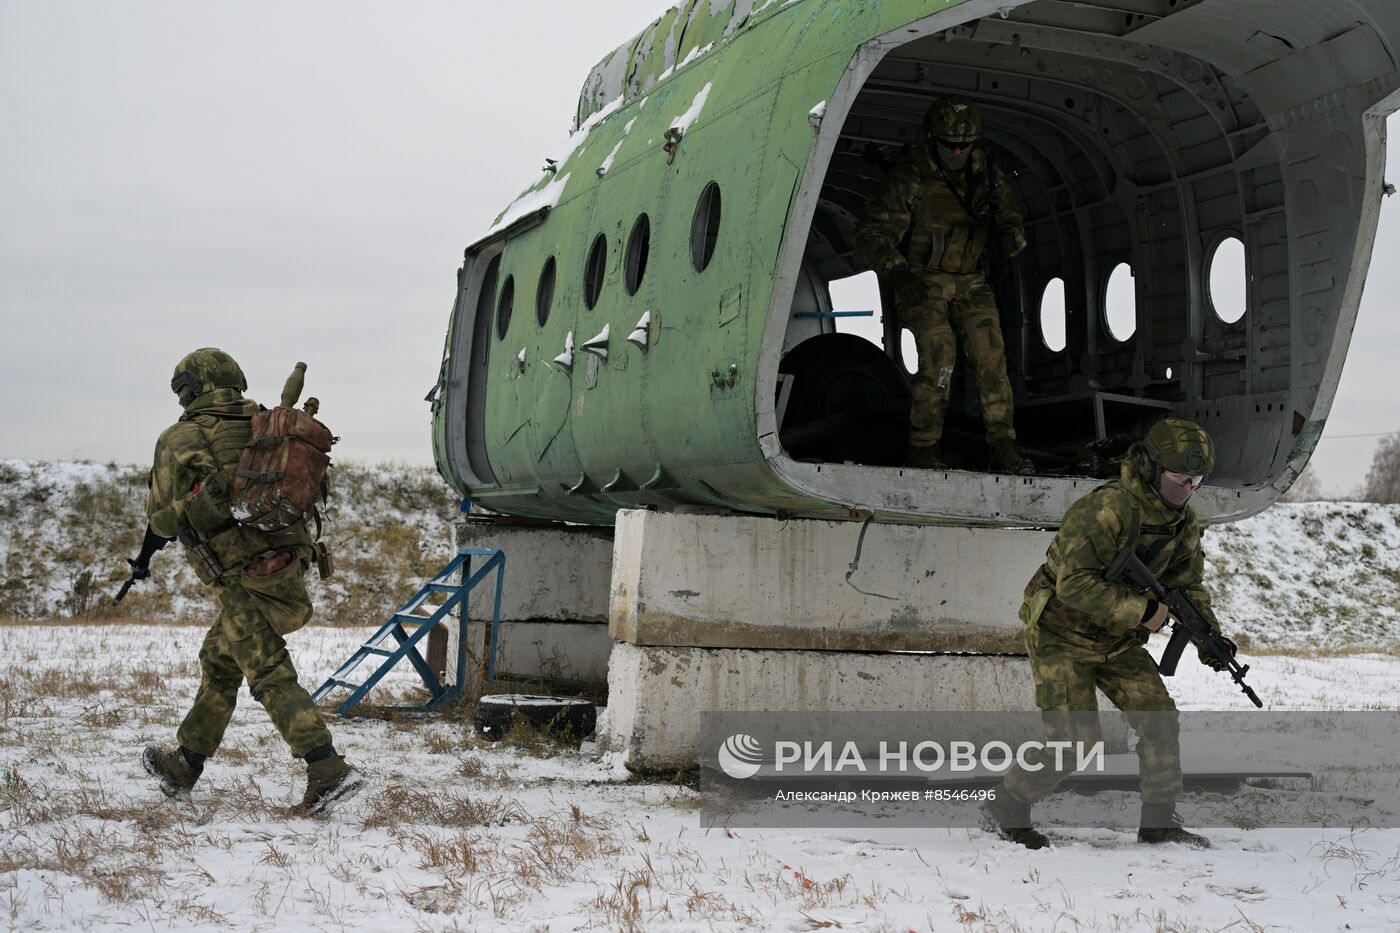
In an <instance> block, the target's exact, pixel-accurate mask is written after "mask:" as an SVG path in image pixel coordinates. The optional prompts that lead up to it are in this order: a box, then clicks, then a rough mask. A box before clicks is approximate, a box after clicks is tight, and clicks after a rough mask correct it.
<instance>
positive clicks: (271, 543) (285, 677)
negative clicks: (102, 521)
mask: <svg viewBox="0 0 1400 933" xmlns="http://www.w3.org/2000/svg"><path fill="white" fill-rule="evenodd" d="M303 368H304V367H301V366H299V367H298V372H297V373H296V374H294V379H295V380H296V388H295V394H294V395H293V396H292V398H291V399H290V401H288V400H287V395H288V393H287V392H284V404H285V405H286V406H288V408H286V409H283V408H279V409H277V410H276V411H274V412H267V411H266V410H265V409H263V408H262V407H261V406H259V405H258V404H257V403H256V402H254V401H252V400H251V399H246V398H244V397H243V392H244V391H245V390H246V389H247V387H248V383H247V380H246V379H245V378H244V375H243V370H242V369H241V368H239V366H238V363H236V362H235V361H234V359H233V358H232V357H231V356H229V355H228V354H227V353H224V352H223V351H222V350H216V349H212V348H205V349H202V350H196V351H194V352H193V353H191V354H189V355H188V356H186V357H185V358H184V359H182V360H181V361H180V363H179V365H177V366H176V367H175V376H174V378H173V379H172V380H171V382H170V387H171V389H172V390H173V391H174V392H175V393H176V395H178V396H179V399H180V405H181V407H183V408H184V410H185V411H184V414H182V415H181V416H180V419H179V420H178V421H177V422H176V423H175V424H174V425H172V426H171V427H169V428H167V429H166V430H165V431H164V432H163V433H162V434H161V436H160V439H159V440H157V441H156V450H155V464H154V466H153V467H152V470H151V478H150V498H149V501H148V503H147V507H146V514H147V517H148V520H149V526H148V528H147V529H146V537H145V541H144V543H143V544H142V548H141V553H140V555H139V556H138V557H137V558H136V559H135V560H132V561H129V563H131V565H132V569H133V573H132V577H133V579H136V580H139V579H143V578H144V577H145V576H146V575H147V574H148V573H149V567H150V560H151V557H152V555H154V554H155V552H156V551H158V550H160V549H161V548H162V547H164V546H165V545H166V544H167V543H169V541H171V540H174V539H176V538H178V539H179V541H180V543H181V544H182V545H184V548H185V554H186V557H187V558H188V560H189V561H190V563H191V564H192V565H193V566H194V568H195V572H196V573H197V574H198V575H199V577H200V579H201V580H202V581H203V582H204V583H207V584H209V585H211V586H213V587H214V591H215V594H216V596H217V599H218V604H219V611H218V616H217V618H216V619H215V621H214V624H213V626H212V627H211V628H210V629H209V632H208V634H207V635H206V636H205V638H204V644H203V646H202V647H201V648H200V652H199V664H200V671H201V681H200V685H199V692H198V693H197V694H196V695H195V699H194V704H193V706H191V707H190V710H189V712H188V713H187V714H186V715H185V718H184V721H183V722H181V724H180V727H179V729H178V731H177V732H176V740H177V742H178V745H177V746H176V747H173V748H156V747H150V748H147V749H146V750H145V752H144V753H143V755H142V763H143V765H144V766H145V769H146V771H147V772H148V773H150V774H151V775H152V776H154V777H157V778H159V779H160V786H161V790H162V791H163V792H164V793H165V794H166V796H168V797H177V798H185V797H187V796H188V794H189V791H190V789H191V788H193V787H194V784H195V782H196V781H197V780H198V779H199V776H200V774H201V772H202V771H203V770H204V761H205V759H206V758H209V757H211V756H213V755H214V753H215V752H217V751H218V749H219V745H220V743H221V742H222V740H223V736H224V730H225V729H226V728H227V727H228V724H229V720H230V719H231V718H232V717H233V710H234V705H235V703H236V702H237V699H238V691H239V688H240V687H241V686H242V684H243V681H244V680H245V679H246V680H247V681H248V687H249V690H250V691H251V692H252V694H253V699H255V700H257V701H258V702H259V703H260V704H262V706H263V708H264V709H265V710H267V714H268V716H269V717H270V718H271V719H272V723H273V725H274V726H276V727H277V731H278V732H279V733H281V735H282V738H283V740H284V741H285V742H286V743H287V745H288V746H289V747H290V748H291V751H292V754H293V755H294V756H295V757H297V758H301V759H303V760H305V762H306V775H307V780H306V794H305V796H304V797H303V798H302V802H301V808H302V809H303V810H304V811H305V812H307V813H309V814H316V813H324V812H328V811H329V810H330V809H331V808H332V807H333V806H334V805H335V804H336V803H337V802H338V801H341V800H345V799H348V798H349V797H351V796H353V795H354V794H355V793H357V792H358V791H359V789H360V787H361V785H362V784H363V778H362V777H361V775H360V773H359V772H358V771H356V770H355V769H354V768H353V767H352V766H350V765H349V764H348V763H347V762H346V761H345V759H344V757H342V756H341V755H339V754H338V753H337V752H336V750H335V746H334V745H333V744H332V741H331V733H330V730H329V729H328V728H327V727H326V722H325V719H324V718H323V717H322V716H321V712H320V710H319V709H317V707H316V704H315V703H314V702H313V701H312V699H311V696H310V694H309V693H307V691H306V690H305V688H303V687H302V686H301V684H300V683H299V682H298V681H297V672H296V669H295V668H294V667H293V666H292V659H291V657H290V656H289V655H288V653H287V643H286V641H285V637H286V636H287V635H289V634H291V633H292V632H294V631H296V630H297V629H299V628H301V627H302V626H304V625H305V624H306V623H307V621H308V620H310V618H311V598H310V596H309V595H308V593H307V590H306V583H305V581H304V580H303V577H304V575H305V573H306V571H307V569H308V568H309V567H310V566H311V564H312V563H313V562H315V563H317V564H318V565H319V566H320V567H321V572H322V575H323V576H328V575H329V552H328V551H327V550H326V548H325V546H324V545H322V544H319V543H318V542H316V541H315V539H314V538H313V536H312V534H311V531H310V530H309V529H308V527H307V521H306V518H307V515H306V514H299V513H298V514H295V515H293V516H291V518H292V521H291V522H290V524H286V525H285V527H280V528H277V527H275V526H277V525H279V524H284V522H285V516H284V517H283V520H280V521H279V520H274V521H271V522H269V521H259V522H258V523H257V524H251V523H250V519H249V514H248V510H247V508H246V506H245V505H244V504H242V502H241V501H240V502H239V503H236V504H235V505H234V506H233V507H231V506H230V497H231V495H233V494H234V493H235V492H236V490H237V489H241V488H243V487H246V486H247V484H248V482H249V481H250V473H249V471H248V470H247V469H242V470H240V468H239V462H240V458H244V457H245V453H244V451H245V448H247V447H249V446H250V440H253V441H254V442H255V446H258V443H257V440H256V438H254V437H253V435H254V431H255V424H254V422H255V416H259V417H258V419H256V420H257V421H258V426H259V427H261V426H265V425H267V424H268V420H267V419H268V417H269V416H288V417H290V419H291V420H292V421H293V422H295V423H298V424H303V425H309V429H310V430H311V431H312V432H317V429H319V432H323V433H324V437H325V439H326V440H325V442H324V447H325V449H327V450H328V449H329V446H330V442H331V439H330V432H329V431H326V430H325V427H324V425H320V423H319V422H316V421H315V420H314V419H313V418H311V416H310V415H309V414H304V413H302V412H298V411H296V410H294V409H290V407H289V406H290V405H293V404H295V402H296V398H295V396H296V395H300V392H301V387H300V372H301V370H302V369H303ZM292 385H293V383H292V381H290V380H289V382H288V389H289V390H290V389H291V387H292ZM260 413H261V415H260ZM285 420H287V419H286V418H283V419H282V420H277V421H274V423H276V424H279V425H280V424H282V423H283V422H284V421H285ZM319 432H318V433H319ZM294 442H295V443H294ZM299 443H301V438H294V437H280V438H273V439H272V443H263V444H261V445H260V449H261V448H266V447H276V446H278V445H279V444H280V446H281V447H283V448H288V449H293V448H295V447H296V445H297V444H299ZM314 456H319V465H320V471H321V473H322V474H323V473H324V469H325V464H326V463H327V462H328V460H327V458H326V457H325V456H324V455H323V454H317V455H314ZM293 459H295V458H293ZM246 462H247V461H246V460H245V463H246ZM283 472H286V473H287V474H289V475H290V474H292V473H295V472H297V469H296V467H295V466H293V468H291V469H288V470H285V471H283ZM312 472H314V470H313V471H312ZM273 475H275V474H267V475H261V474H251V481H257V480H259V479H266V478H267V477H268V476H273ZM276 478H277V479H279V480H280V479H281V476H280V475H276ZM314 483H315V484H319V483H320V478H319V476H317V477H316V478H315V479H314ZM284 511H285V510H284ZM307 514H309V512H308V513H307ZM235 515H237V516H238V517H237V518H236V517H235ZM260 517H261V518H265V516H260ZM268 526H273V527H274V529H275V530H265V528H267V527H268Z"/></svg>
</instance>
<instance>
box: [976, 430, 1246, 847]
mask: <svg viewBox="0 0 1400 933" xmlns="http://www.w3.org/2000/svg"><path fill="white" fill-rule="evenodd" d="M1214 466H1215V446H1214V443H1213V442H1212V441H1211V438H1210V435H1209V434H1207V433H1206V431H1205V429H1203V428H1202V427H1201V426H1200V425H1197V424H1195V423H1193V422H1190V421H1186V420H1183V419H1180V418H1167V419H1165V420H1164V421H1161V422H1158V423H1157V424H1156V425H1155V426H1153V428H1152V429H1151V430H1150V431H1148V433H1147V436H1146V438H1145V439H1144V440H1143V441H1141V442H1139V443H1137V444H1135V445H1134V446H1133V448H1132V449H1131V450H1130V451H1129V455H1128V459H1127V462H1125V463H1124V464H1123V467H1122V472H1121V475H1120V477H1119V478H1118V479H1117V480H1115V481H1113V482H1111V483H1108V484H1106V485H1104V486H1100V487H1099V488H1098V489H1095V490H1094V491H1093V492H1091V493H1089V494H1088V495H1087V496H1085V497H1084V498H1082V499H1080V500H1079V501H1078V502H1076V503H1075V504H1074V505H1072V506H1070V509H1069V511H1068V512H1067V513H1066V514H1065V518H1064V522H1063V523H1062V524H1061V526H1060V531H1059V533H1058V534H1057V535H1056V536H1055V540H1054V542H1053V543H1052V544H1051V545H1050V548H1049V550H1048V551H1047V552H1046V560H1045V563H1044V565H1042V566H1041V567H1040V569H1039V570H1037V571H1036V573H1035V576H1034V577H1032V578H1031V581H1030V583H1029V584H1027V586H1026V598H1025V602H1024V603H1022V606H1021V621H1022V622H1023V623H1024V624H1025V636H1026V649H1027V652H1028V653H1029V655H1030V662H1031V674H1032V676H1033V677H1034V678H1035V701H1036V705H1037V706H1038V707H1040V709H1041V711H1042V714H1043V715H1044V718H1045V724H1046V727H1047V731H1048V732H1050V733H1051V735H1050V738H1051V739H1054V740H1059V741H1076V740H1079V741H1085V740H1088V741H1093V740H1095V739H1096V736H1089V735H1085V734H1080V733H1081V732H1087V731H1088V730H1089V728H1090V727H1089V725H1088V724H1087V723H1084V722H1083V720H1084V719H1085V716H1084V715H1083V714H1086V713H1093V712H1095V711H1096V710H1097V709H1098V701H1097V697H1096V695H1095V688H1098V689H1100V690H1102V691H1103V692H1104V694H1105V695H1106V696H1107V697H1108V698H1109V699H1110V700H1111V701H1112V702H1113V704H1114V705H1115V706H1117V707H1118V708H1119V709H1121V710H1123V711H1124V712H1125V713H1126V714H1127V718H1128V722H1129V723H1130V724H1131V725H1132V727H1133V729H1134V731H1136V732H1137V733H1138V749H1137V751H1138V759H1139V763H1140V768H1139V773H1140V775H1141V789H1142V819H1141V823H1140V827H1141V828H1140V829H1139V830H1138V841H1139V842H1145V843H1163V842H1180V843H1186V844H1188V845H1194V846H1198V847H1200V848H1208V847H1209V846H1210V842H1209V840H1207V839H1206V838H1205V837H1204V836H1200V835H1197V834H1196V833H1191V832H1187V831H1186V830H1185V829H1183V828H1182V827H1181V825H1180V818H1179V817H1178V816H1177V814H1176V801H1177V798H1178V797H1180V796H1181V792H1182V780H1181V750H1180V743H1179V727H1178V724H1177V714H1176V704H1175V703H1174V702H1172V698H1171V695H1170V694H1169V693H1168V692H1167V688H1166V686H1165V684H1164V683H1163V682H1162V676H1161V674H1160V673H1159V672H1158V668H1157V665H1156V664H1155V663H1154V662H1153V660H1152V656H1151V655H1150V654H1148V652H1147V649H1146V647H1145V645H1146V644H1147V640H1148V637H1149V636H1150V635H1151V634H1152V633H1154V632H1157V631H1160V630H1161V629H1162V627H1163V626H1164V625H1166V623H1167V622H1168V621H1169V620H1170V619H1171V618H1172V613H1171V612H1170V611H1169V606H1168V604H1167V602H1165V601H1159V600H1158V599H1156V598H1153V595H1154V594H1155V595H1160V596H1164V597H1166V596H1168V595H1169V594H1168V592H1167V591H1168V590H1170V591H1171V593H1170V598H1171V599H1172V600H1174V601H1176V602H1174V604H1177V603H1179V605H1178V610H1179V611H1180V612H1181V613H1182V614H1190V615H1191V620H1192V621H1193V622H1197V623H1201V622H1203V623H1204V624H1205V625H1207V626H1208V627H1209V631H1208V632H1205V633H1196V634H1194V635H1192V638H1191V640H1193V641H1196V640H1197V639H1198V638H1199V639H1201V640H1200V641H1199V642H1198V644H1199V645H1200V648H1199V654H1200V658H1201V661H1202V663H1204V664H1206V665H1208V666H1210V667H1212V668H1213V669H1215V670H1230V671H1231V673H1232V674H1234V675H1235V677H1236V681H1237V682H1239V683H1241V685H1243V672H1244V671H1245V670H1247V668H1239V667H1238V665H1235V664H1234V654H1235V644H1234V642H1232V641H1230V640H1229V639H1228V638H1225V637H1224V636H1223V635H1221V634H1220V624H1219V623H1218V622H1217V621H1216V620H1215V616H1214V614H1213V613H1212V612H1211V608H1210V594H1209V593H1208V592H1207V591H1206V589H1205V587H1204V586H1203V585H1202V582H1201V576H1202V571H1203V568H1204V552H1203V549H1202V546H1201V526H1200V522H1199V521H1198V520H1197V518H1196V514H1195V512H1193V511H1192V509H1191V507H1190V506H1189V505H1188V504H1187V503H1188V501H1189V500H1190V498H1191V496H1192V494H1193V493H1194V492H1195V491H1196V489H1198V488H1199V487H1200V485H1201V483H1202V482H1203V481H1204V480H1205V477H1206V475H1207V474H1208V473H1210V471H1211V469H1212V468H1213V467H1214ZM1125 550H1127V551H1128V553H1131V554H1136V555H1137V556H1138V558H1139V559H1140V564H1138V565H1137V569H1138V570H1139V571H1141V569H1142V568H1146V570H1147V571H1148V572H1150V577H1147V578H1145V577H1144V576H1143V575H1142V573H1141V572H1139V573H1138V574H1137V575H1135V577H1133V578H1132V581H1131V582H1133V583H1136V584H1137V586H1132V585H1129V581H1127V580H1123V579H1120V577H1121V575H1122V573H1123V570H1124V565H1125V563H1127V562H1126V561H1124V560H1120V559H1119V558H1120V556H1121V555H1122V554H1123V552H1124V551H1125ZM1153 578H1155V579H1153ZM1148 579H1153V582H1154V583H1155V582H1156V581H1160V584H1159V585H1157V586H1155V587H1154V590H1153V591H1152V592H1150V593H1149V594H1147V595H1144V594H1143V593H1142V592H1140V590H1139V588H1138V587H1141V586H1146V585H1147V582H1148ZM1192 610H1194V612H1193V611H1192ZM1179 624H1180V623H1179ZM1174 644H1176V643H1174ZM1169 672H1170V671H1168V673H1169ZM1245 690H1246V693H1249V694H1250V697H1251V699H1254V701H1255V702H1256V704H1257V703H1258V700H1257V699H1256V698H1254V697H1253V694H1252V691H1249V689H1248V688H1247V687H1246V688H1245ZM1081 723H1082V724H1081ZM1048 757H1049V756H1046V758H1047V759H1048ZM1041 765H1042V767H1041V769H1040V770H1038V771H1037V770H1028V769H1025V768H1021V767H1019V766H1018V767H1015V768H1013V769H1012V770H1011V771H1010V772H1008V774H1007V776H1006V778H1005V780H1004V781H1003V782H1002V783H1001V784H1000V785H998V787H997V791H996V798H995V799H994V800H992V801H991V802H989V803H987V804H985V805H984V806H983V807H982V813H983V817H984V820H985V823H984V825H985V828H986V829H987V830H988V831H990V832H995V833H997V834H998V835H1000V836H1001V837H1002V838H1004V839H1008V840H1010V841H1012V842H1016V843H1020V844H1021V845H1024V846H1025V847H1026V848H1028V849H1039V848H1043V847H1044V846H1046V845H1048V844H1049V840H1048V839H1047V838H1046V837H1045V836H1044V834H1042V833H1040V832H1039V831H1037V830H1036V829H1035V828H1034V827H1033V826H1032V825H1031V820H1030V808H1031V806H1032V805H1033V804H1034V803H1036V802H1037V801H1039V800H1042V799H1044V798H1045V797H1048V796H1049V795H1050V794H1051V793H1053V792H1054V791H1055V788H1056V787H1058V786H1059V784H1060V782H1061V781H1063V780H1064V778H1065V777H1067V776H1068V772H1067V771H1064V770H1056V769H1055V768H1053V767H1052V766H1051V764H1050V761H1049V760H1045V761H1042V762H1041Z"/></svg>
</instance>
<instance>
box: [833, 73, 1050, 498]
mask: <svg viewBox="0 0 1400 933" xmlns="http://www.w3.org/2000/svg"><path fill="white" fill-rule="evenodd" d="M923 134H924V139H923V145H920V146H918V147H916V148H915V149H914V150H913V151H912V152H911V153H910V154H909V155H908V156H907V157H906V158H904V159H903V160H902V161H901V162H899V164H898V165H896V166H895V168H894V169H893V170H892V171H891V172H890V175H889V177H888V178H887V179H886V181H885V184H884V186H883V187H882V188H881V189H880V191H879V193H878V194H877V195H876V196H875V198H874V200H872V201H871V202H870V204H869V205H868V206H867V208H866V216H865V222H864V223H863V224H862V225H861V227H860V229H859V231H857V234H856V241H857V245H858V247H859V249H860V251H861V253H862V255H863V256H864V257H865V260H866V262H867V263H869V265H870V267H871V268H872V269H874V270H875V271H876V272H877V273H878V274H879V275H880V277H881V278H882V279H883V280H884V281H885V282H886V284H887V285H889V287H890V288H891V289H892V290H893V292H894V294H895V297H896V299H897V300H898V302H899V313H900V317H901V319H902V320H903V322H904V323H905V324H906V325H907V326H908V327H909V330H910V331H911V332H912V333H913V335H914V343H915V346H916V347H917V348H918V355H919V368H918V372H917V373H916V374H915V376H914V382H913V386H912V390H913V403H912V405H911V407H910V412H909V459H908V462H909V465H910V466H915V467H926V468H931V469H939V468H942V467H944V466H945V464H944V461H943V455H942V450H941V447H940V444H939V441H940V440H941V438H942V437H943V425H944V420H945V418H946V417H947V414H948V400H949V393H950V391H951V388H952V378H953V365H954V363H955V362H956V360H957V353H958V341H959V340H960V341H961V342H962V349H963V353H964V354H965V355H966V356H967V358H968V361H969V362H971V363H972V369H973V374H974V376H975V378H976V380H977V392H978V395H979V397H980V398H981V401H982V422H983V424H984V426H985V428H986V431H987V442H988V448H989V457H988V467H989V468H990V469H991V470H994V471H996V472H1002V473H1020V474H1026V473H1032V472H1034V470H1035V467H1034V465H1033V464H1032V463H1031V462H1030V461H1029V460H1027V459H1026V458H1025V457H1024V456H1022V454H1021V450H1020V447H1019V446H1018V445H1017V443H1016V429H1015V427H1014V426H1013V424H1012V416H1013V414H1014V399H1013V398H1012V394H1011V382H1010V380H1009V379H1008V378H1007V374H1006V345H1005V342H1004V341H1003V339H1002V334H1001V320H1000V312H999V310H998V308H997V300H996V295H995V293H993V291H992V288H991V286H990V285H988V284H987V279H986V277H985V276H984V275H983V272H982V269H983V260H984V258H985V257H986V255H987V253H988V250H989V249H995V250H999V251H1000V253H1001V255H1002V256H1005V257H1007V258H1009V257H1012V256H1015V255H1016V254H1017V253H1019V252H1020V251H1021V250H1023V249H1025V246H1026V236H1025V231H1024V229H1023V223H1022V220H1021V214H1020V211H1019V210H1018V208H1017V206H1016V199H1015V196H1014V195H1013V194H1012V191H1011V186H1010V184H1008V183H1007V179H1006V176H1005V175H1004V174H1003V173H1002V172H1001V170H1000V169H998V168H996V166H995V165H994V164H993V163H992V161H991V157H990V155H989V150H987V149H985V148H984V147H982V146H979V145H977V142H978V139H979V138H980V137H981V135H982V112H981V110H980V108H978V106H977V105H976V104H973V103H970V102H968V101H965V100H962V99H960V98H956V97H945V98H943V99H941V100H939V101H937V102H936V103H935V104H934V105H933V106H932V107H931V108H929V111H928V113H927V114H926V115H925V116H924V122H923Z"/></svg>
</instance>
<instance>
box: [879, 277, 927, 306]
mask: <svg viewBox="0 0 1400 933" xmlns="http://www.w3.org/2000/svg"><path fill="white" fill-rule="evenodd" d="M889 278H890V285H892V286H893V287H894V296H895V298H897V299H898V300H899V306H900V307H901V308H916V307H918V306H919V305H921V304H923V303H924V302H926V301H928V286H927V285H925V284H924V279H923V276H921V275H919V274H918V273H917V272H914V271H913V270H911V269H907V268H905V269H896V270H894V271H893V272H891V273H890V276H889Z"/></svg>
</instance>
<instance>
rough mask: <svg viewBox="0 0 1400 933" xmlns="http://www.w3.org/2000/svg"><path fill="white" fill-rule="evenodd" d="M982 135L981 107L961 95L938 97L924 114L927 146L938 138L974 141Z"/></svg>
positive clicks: (933, 143) (932, 144) (931, 144)
mask: <svg viewBox="0 0 1400 933" xmlns="http://www.w3.org/2000/svg"><path fill="white" fill-rule="evenodd" d="M981 136H982V108H981V107H979V106H977V105H976V104H974V103H973V102H972V101H970V100H967V99H966V98H963V97H940V98H939V99H938V100H936V101H934V102H933V106H932V107H930V108H928V112H927V113H925V114H924V139H925V141H926V142H927V143H928V145H929V148H933V146H934V145H935V144H936V143H937V141H938V140H940V139H946V140H949V141H950V142H959V143H975V142H976V141H977V140H978V139H980V138H981Z"/></svg>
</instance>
